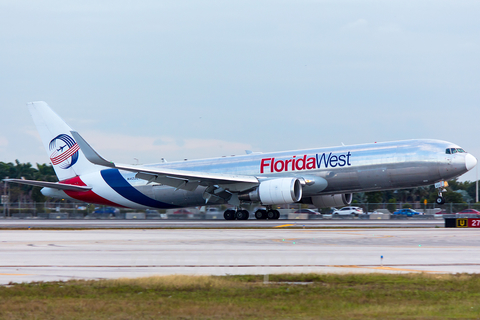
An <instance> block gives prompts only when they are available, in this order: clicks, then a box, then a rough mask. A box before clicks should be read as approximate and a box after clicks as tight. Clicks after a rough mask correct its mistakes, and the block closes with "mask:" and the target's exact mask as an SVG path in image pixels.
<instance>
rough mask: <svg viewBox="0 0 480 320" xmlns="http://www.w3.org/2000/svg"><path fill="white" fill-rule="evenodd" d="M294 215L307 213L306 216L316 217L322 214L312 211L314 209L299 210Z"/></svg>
mask: <svg viewBox="0 0 480 320" xmlns="http://www.w3.org/2000/svg"><path fill="white" fill-rule="evenodd" d="M294 213H305V214H315V215H318V214H320V212H318V211H315V210H312V209H298V210H297V211H295V212H294Z"/></svg>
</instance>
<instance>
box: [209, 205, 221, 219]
mask: <svg viewBox="0 0 480 320" xmlns="http://www.w3.org/2000/svg"><path fill="white" fill-rule="evenodd" d="M205 219H223V212H222V211H220V210H219V209H218V208H217V207H209V208H207V209H206V210H205Z"/></svg>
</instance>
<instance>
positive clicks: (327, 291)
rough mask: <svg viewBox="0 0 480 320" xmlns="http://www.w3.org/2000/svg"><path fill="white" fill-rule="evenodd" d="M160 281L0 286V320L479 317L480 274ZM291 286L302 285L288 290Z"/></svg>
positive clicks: (294, 276) (271, 277)
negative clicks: (264, 281)
mask: <svg viewBox="0 0 480 320" xmlns="http://www.w3.org/2000/svg"><path fill="white" fill-rule="evenodd" d="M269 280H270V282H269V283H267V284H264V283H263V276H254V275H248V276H226V277H215V276H165V277H150V278H138V279H118V280H101V281H68V282H45V283H43V282H41V283H30V284H14V285H11V286H8V287H0V319H132V318H137V319H159V318H161V319H455V318H456V319H476V318H480V275H467V274H459V275H429V274H408V275H387V274H355V275H354V274H348V275H336V274H297V275H294V274H284V275H270V276H269ZM289 282H301V283H302V284H293V283H289Z"/></svg>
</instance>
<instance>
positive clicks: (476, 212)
mask: <svg viewBox="0 0 480 320" xmlns="http://www.w3.org/2000/svg"><path fill="white" fill-rule="evenodd" d="M455 214H480V211H478V210H475V209H465V210H462V211H460V212H457V213H455Z"/></svg>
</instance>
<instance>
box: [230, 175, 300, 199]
mask: <svg viewBox="0 0 480 320" xmlns="http://www.w3.org/2000/svg"><path fill="white" fill-rule="evenodd" d="M238 198H239V199H240V200H244V201H260V202H261V203H262V204H264V205H270V204H283V203H292V202H298V201H300V199H302V185H301V184H300V180H299V179H297V178H278V179H271V180H265V181H262V182H260V185H259V186H258V187H257V188H256V189H255V190H253V191H251V192H249V193H244V194H240V195H239V196H238Z"/></svg>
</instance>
